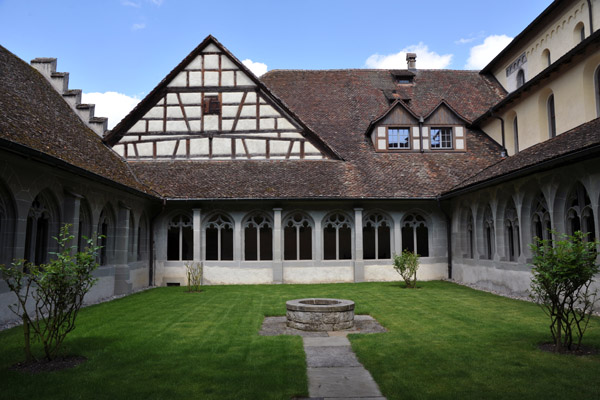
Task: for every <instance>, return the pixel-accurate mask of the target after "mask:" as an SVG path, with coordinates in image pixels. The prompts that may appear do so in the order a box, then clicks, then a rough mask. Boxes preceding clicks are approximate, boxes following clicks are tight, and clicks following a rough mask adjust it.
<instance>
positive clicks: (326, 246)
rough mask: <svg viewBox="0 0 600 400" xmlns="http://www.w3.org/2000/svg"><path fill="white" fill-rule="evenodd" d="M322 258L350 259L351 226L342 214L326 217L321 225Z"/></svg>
mask: <svg viewBox="0 0 600 400" xmlns="http://www.w3.org/2000/svg"><path fill="white" fill-rule="evenodd" d="M323 258H324V259H325V260H349V259H351V258H352V226H351V225H350V220H349V219H348V217H346V216H345V215H344V214H342V213H333V214H330V215H328V216H327V217H326V218H325V220H324V223H323Z"/></svg>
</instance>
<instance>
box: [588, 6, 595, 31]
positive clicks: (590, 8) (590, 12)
mask: <svg viewBox="0 0 600 400" xmlns="http://www.w3.org/2000/svg"><path fill="white" fill-rule="evenodd" d="M587 3H588V13H589V15H590V35H591V34H592V33H594V17H593V16H592V1H591V0H587Z"/></svg>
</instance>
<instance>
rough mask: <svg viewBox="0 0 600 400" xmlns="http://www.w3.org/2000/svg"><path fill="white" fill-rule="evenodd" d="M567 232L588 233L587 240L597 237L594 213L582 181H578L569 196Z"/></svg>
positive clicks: (570, 233)
mask: <svg viewBox="0 0 600 400" xmlns="http://www.w3.org/2000/svg"><path fill="white" fill-rule="evenodd" d="M566 216H567V233H568V234H569V235H572V234H574V233H575V232H577V231H581V232H583V233H587V240H592V241H593V240H595V239H596V230H595V228H594V213H593V211H592V204H591V202H590V198H589V196H588V194H587V191H586V190H585V188H584V187H583V185H582V184H581V183H577V185H575V187H574V188H573V190H572V191H571V193H570V195H569V197H568V198H567V212H566Z"/></svg>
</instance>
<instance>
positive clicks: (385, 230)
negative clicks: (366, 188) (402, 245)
mask: <svg viewBox="0 0 600 400" xmlns="http://www.w3.org/2000/svg"><path fill="white" fill-rule="evenodd" d="M390 227H391V223H390V220H389V219H388V218H387V217H386V216H385V215H383V214H379V213H372V214H369V215H366V216H365V218H364V222H363V254H364V259H365V260H373V259H386V260H387V259H390V258H391V257H392V253H391V236H390Z"/></svg>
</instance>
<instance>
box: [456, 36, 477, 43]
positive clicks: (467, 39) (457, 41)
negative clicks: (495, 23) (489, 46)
mask: <svg viewBox="0 0 600 400" xmlns="http://www.w3.org/2000/svg"><path fill="white" fill-rule="evenodd" d="M475 39H476V38H474V37H472V38H460V39H458V40H456V41H454V43H456V44H467V43H471V42H473V41H474V40H475Z"/></svg>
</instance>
